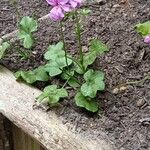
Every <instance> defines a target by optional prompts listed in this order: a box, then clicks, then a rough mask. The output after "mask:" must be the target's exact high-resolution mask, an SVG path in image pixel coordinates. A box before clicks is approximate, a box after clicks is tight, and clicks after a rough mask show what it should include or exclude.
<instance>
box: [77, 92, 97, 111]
mask: <svg viewBox="0 0 150 150" xmlns="http://www.w3.org/2000/svg"><path fill="white" fill-rule="evenodd" d="M75 103H76V105H77V106H79V107H83V108H85V109H86V110H88V111H91V112H97V111H98V105H97V103H96V102H95V101H94V100H92V99H90V98H87V97H84V96H83V95H82V93H80V92H79V93H77V94H76V96H75Z"/></svg>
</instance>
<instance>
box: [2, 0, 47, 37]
mask: <svg viewBox="0 0 150 150" xmlns="http://www.w3.org/2000/svg"><path fill="white" fill-rule="evenodd" d="M11 1H13V0H1V2H0V36H2V35H5V34H7V33H10V32H12V31H14V30H15V29H16V26H17V13H16V9H15V6H14V5H13V4H12V3H11ZM17 8H18V11H19V17H20V18H21V17H23V16H28V15H30V16H34V17H35V18H40V17H42V16H44V15H46V14H47V12H49V10H50V9H49V6H48V5H47V2H46V1H43V0H32V1H30V0H25V1H24V0H17ZM41 8H44V9H41ZM43 10H44V11H43Z"/></svg>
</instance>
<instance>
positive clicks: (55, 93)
mask: <svg viewBox="0 0 150 150" xmlns="http://www.w3.org/2000/svg"><path fill="white" fill-rule="evenodd" d="M67 96H68V93H67V91H66V90H65V89H64V88H61V89H58V88H57V85H50V86H47V87H45V89H44V91H43V93H42V94H41V95H40V96H39V97H37V100H38V101H41V102H48V103H49V104H50V105H56V104H57V103H58V102H59V100H60V99H61V98H64V97H67Z"/></svg>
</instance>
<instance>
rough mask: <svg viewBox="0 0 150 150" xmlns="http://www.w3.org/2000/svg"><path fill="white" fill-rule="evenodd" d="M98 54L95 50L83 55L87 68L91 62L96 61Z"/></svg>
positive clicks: (84, 64)
mask: <svg viewBox="0 0 150 150" xmlns="http://www.w3.org/2000/svg"><path fill="white" fill-rule="evenodd" d="M96 57H97V55H96V52H95V51H92V52H88V53H87V54H86V55H85V56H84V57H83V66H84V68H85V69H87V67H88V66H89V65H91V64H93V63H94V61H95V59H96Z"/></svg>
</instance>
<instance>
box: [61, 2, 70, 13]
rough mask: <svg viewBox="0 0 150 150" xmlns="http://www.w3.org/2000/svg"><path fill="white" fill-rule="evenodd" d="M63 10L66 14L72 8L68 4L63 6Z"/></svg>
mask: <svg viewBox="0 0 150 150" xmlns="http://www.w3.org/2000/svg"><path fill="white" fill-rule="evenodd" d="M61 8H62V9H63V10H64V11H65V12H69V11H71V6H70V5H68V4H66V5H62V6H61Z"/></svg>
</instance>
